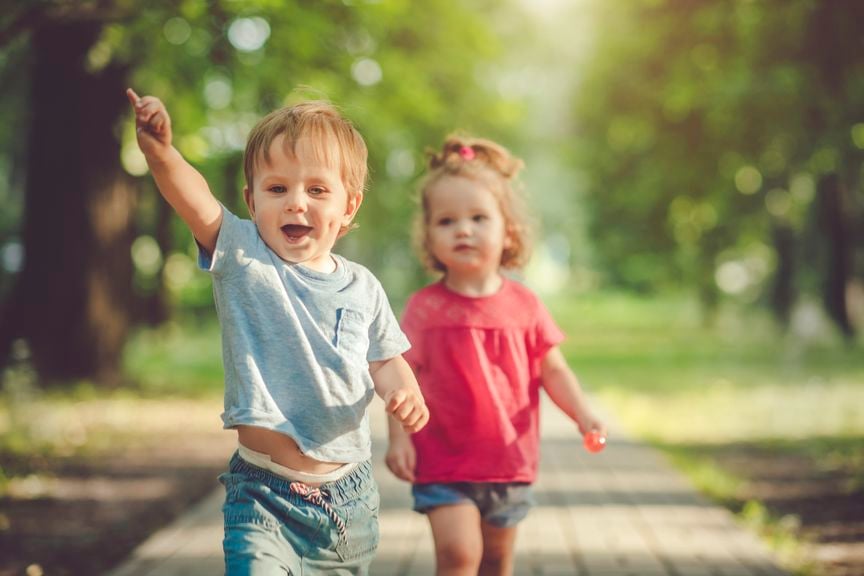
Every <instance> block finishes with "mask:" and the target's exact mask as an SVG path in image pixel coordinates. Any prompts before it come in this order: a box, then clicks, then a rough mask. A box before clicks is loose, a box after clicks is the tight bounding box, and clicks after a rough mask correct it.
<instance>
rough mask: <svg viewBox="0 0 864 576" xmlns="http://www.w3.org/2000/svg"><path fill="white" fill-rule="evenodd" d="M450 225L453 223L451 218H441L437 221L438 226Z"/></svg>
mask: <svg viewBox="0 0 864 576" xmlns="http://www.w3.org/2000/svg"><path fill="white" fill-rule="evenodd" d="M452 223H453V219H452V218H441V219H440V220H438V225H439V226H449V225H450V224H452Z"/></svg>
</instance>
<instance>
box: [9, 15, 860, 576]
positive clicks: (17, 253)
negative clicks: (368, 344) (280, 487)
mask: <svg viewBox="0 0 864 576" xmlns="http://www.w3.org/2000/svg"><path fill="white" fill-rule="evenodd" d="M862 22H864V4H862V3H860V2H857V1H855V0H700V1H696V0H621V1H615V2H612V1H608V0H607V1H602V0H594V1H592V0H578V1H576V0H574V1H564V0H537V1H530V0H522V1H517V0H495V1H493V0H471V1H467V2H457V1H455V0H426V1H424V2H409V1H407V0H379V1H372V0H369V1H363V0H343V1H341V2H336V1H322V2H305V1H292V0H249V1H243V2H240V1H232V0H211V1H208V2H204V1H191V0H184V1H179V2H176V1H171V2H168V1H152V2H143V1H138V0H91V1H79V2H69V1H61V0H42V1H38V2H36V1H31V2H18V3H15V4H14V5H9V6H6V7H4V9H3V10H2V12H0V123H2V125H3V127H4V129H3V130H2V132H0V368H2V392H0V467H2V468H0V503H2V504H3V507H2V508H0V551H2V555H0V556H2V557H3V558H4V560H3V562H4V563H6V564H8V566H0V570H3V569H6V570H11V572H9V573H18V572H15V570H20V569H24V568H27V567H28V566H29V567H30V568H32V569H33V570H37V569H38V570H42V569H43V568H46V567H47V568H46V569H50V573H54V574H62V573H76V571H75V569H74V568H69V566H78V568H79V570H84V568H82V566H83V567H86V568H87V571H88V573H92V572H93V571H94V570H96V568H94V566H95V567H98V566H99V565H98V563H97V564H89V565H88V564H86V562H87V561H89V562H91V563H92V562H96V560H93V559H92V558H91V559H90V560H86V559H85V558H86V557H88V556H92V555H88V553H87V550H88V548H87V546H91V547H92V546H94V545H102V544H104V541H105V539H106V538H107V536H106V534H110V533H111V531H112V530H113V531H114V532H115V534H116V533H117V532H118V531H120V530H119V528H118V526H120V524H117V522H120V521H121V520H122V521H125V522H128V519H123V518H120V519H118V518H115V517H113V516H111V515H108V516H107V517H106V518H103V519H101V520H99V521H96V520H92V523H93V524H94V525H97V526H101V527H102V531H101V532H100V531H99V530H95V529H94V530H91V532H90V533H88V534H89V536H88V537H89V538H90V540H87V541H85V542H83V543H82V542H81V541H80V540H81V538H79V539H78V540H74V539H72V538H71V537H69V536H68V534H67V535H65V536H64V535H63V534H59V535H57V536H56V538H53V539H52V537H50V535H49V534H48V532H49V530H48V527H47V524H46V525H43V526H42V527H41V528H40V526H39V524H38V521H42V520H44V519H45V517H47V516H49V515H52V514H53V515H56V514H58V512H59V513H60V514H61V515H63V514H64V512H62V511H63V510H65V509H64V508H62V506H63V505H64V498H65V499H66V500H69V501H72V500H74V501H75V503H76V505H78V506H85V505H86V503H87V502H90V503H91V504H92V505H93V506H96V504H98V500H99V498H98V497H97V496H95V495H93V494H90V493H88V492H87V490H84V491H83V493H81V492H82V491H81V490H79V491H78V492H76V491H75V490H74V489H69V488H68V486H69V485H70V484H69V482H70V480H69V477H72V476H75V474H80V473H81V467H82V466H84V467H86V468H87V471H88V473H89V474H91V475H98V474H99V473H100V470H102V468H104V467H105V462H108V461H110V460H111V459H112V458H115V457H116V455H117V454H118V453H124V454H131V453H137V452H136V450H139V451H140V450H146V449H147V448H148V447H152V445H153V443H162V444H164V443H166V439H167V441H168V442H170V439H172V438H176V437H178V436H179V435H180V434H182V433H190V434H191V432H195V433H200V434H201V435H202V437H204V436H206V435H207V434H210V433H212V432H213V431H215V430H218V426H219V421H218V413H219V411H220V403H221V396H220V394H221V364H220V358H219V335H218V327H217V326H216V324H215V315H214V312H213V306H212V296H211V292H210V281H209V278H208V277H207V275H206V274H203V273H200V272H197V271H196V267H195V247H194V243H193V241H192V239H191V237H190V235H189V233H188V232H187V231H186V230H185V229H184V227H183V226H182V223H181V222H180V221H179V220H178V219H177V218H176V217H175V216H174V215H173V214H172V212H171V210H170V208H169V207H168V206H167V205H166V204H165V203H164V202H163V201H162V200H161V198H160V197H159V195H158V191H157V190H156V189H155V187H154V184H153V182H152V179H151V178H150V177H149V175H148V173H147V169H146V164H144V162H143V157H142V156H141V154H140V152H139V151H138V150H137V146H136V144H135V138H134V126H133V123H132V118H131V114H130V111H129V109H128V108H129V107H128V102H127V101H126V98H125V95H124V91H125V88H126V87H127V86H132V87H134V88H135V89H136V90H137V91H138V93H139V94H154V95H158V96H159V97H160V98H162V99H163V100H164V101H165V103H166V104H167V106H168V109H169V111H170V112H171V114H172V117H173V120H174V122H173V124H174V131H175V145H176V146H177V147H178V148H179V149H180V150H181V152H182V153H183V154H184V155H185V156H186V157H187V158H188V159H189V160H190V161H191V162H193V163H194V164H195V165H196V166H197V167H198V168H199V169H200V170H201V171H202V172H203V173H204V174H205V175H206V177H207V178H208V180H209V182H210V185H211V187H212V189H213V191H214V193H215V194H216V195H217V197H218V198H219V199H220V200H221V201H222V202H223V203H225V205H226V206H229V207H230V208H231V209H232V210H234V211H235V212H237V213H240V214H242V213H243V210H244V209H243V205H242V195H241V190H242V186H243V182H242V169H241V165H242V153H243V146H244V143H245V137H246V134H247V133H248V130H249V129H250V128H251V126H252V125H253V124H254V123H255V122H256V120H257V119H258V118H260V117H261V116H262V115H263V114H264V113H266V112H267V111H269V110H271V109H273V108H274V107H277V106H280V105H282V104H285V103H290V102H294V101H297V100H300V99H305V98H325V99H329V100H331V101H333V102H335V103H336V104H337V105H338V106H339V107H340V108H341V109H342V110H343V111H344V113H345V114H346V116H348V117H349V118H351V119H352V120H353V121H354V122H355V124H356V125H357V126H358V128H359V129H360V131H361V132H362V134H363V135H364V137H365V138H366V140H367V144H368V146H369V149H370V168H371V182H370V186H369V190H368V193H367V195H366V199H365V201H364V204H363V206H362V208H361V210H360V213H359V216H358V219H357V222H358V223H359V225H360V227H359V229H358V230H356V231H354V232H352V233H351V234H350V235H348V236H347V237H346V238H344V239H343V240H341V241H340V243H339V244H338V245H337V251H338V252H340V253H342V254H343V255H345V256H347V257H349V258H352V259H355V260H357V261H359V262H361V263H363V264H365V265H366V266H368V267H369V268H370V269H371V270H372V271H374V272H375V273H376V275H377V276H378V277H379V278H380V279H381V281H382V283H383V284H384V286H385V289H386V290H387V291H388V293H389V294H390V296H391V299H392V302H393V304H394V307H395V308H396V309H397V310H399V309H400V308H401V305H402V303H403V302H404V300H405V298H406V297H407V295H408V294H409V293H410V292H411V291H412V290H414V289H416V288H417V287H419V286H422V285H423V284H424V283H426V282H428V281H430V280H431V279H432V278H431V277H430V276H428V275H427V274H426V273H425V272H424V271H423V270H422V269H421V267H420V266H419V264H418V261H417V259H416V257H415V255H414V252H413V250H412V240H411V224H412V219H413V215H414V213H415V208H416V202H415V192H416V185H417V181H418V178H419V177H420V175H421V174H422V171H423V168H424V162H425V156H424V153H425V151H426V150H427V149H429V148H434V147H436V146H437V145H439V144H440V142H441V141H442V140H443V138H444V137H445V136H446V135H447V134H449V133H451V132H453V131H457V130H461V131H465V132H468V133H471V134H476V135H482V136H486V137H490V138H493V139H496V140H498V141H500V142H502V143H504V144H505V145H507V146H508V147H509V148H510V149H511V150H512V151H513V152H514V153H515V154H517V155H519V156H520V157H522V158H523V159H524V160H525V162H526V166H527V168H526V169H525V171H524V172H523V177H522V180H523V183H524V187H525V193H526V197H527V199H528V206H529V208H530V210H531V213H532V215H533V216H534V218H535V220H536V222H537V224H538V231H539V232H538V235H537V238H536V243H535V250H534V257H533V259H532V261H531V263H530V265H529V266H528V267H527V268H526V270H525V271H524V273H523V274H522V278H523V279H524V281H525V282H527V283H528V284H529V285H531V286H532V287H534V288H535V289H536V290H537V291H538V292H539V293H540V294H541V296H542V297H543V298H544V300H545V301H546V302H547V304H548V305H549V306H550V308H552V310H553V312H554V313H555V315H556V318H557V319H558V320H559V323H560V324H561V326H562V327H563V328H564V329H565V331H566V332H567V333H568V340H567V342H566V343H565V345H564V350H565V352H566V353H567V355H568V358H569V360H570V362H571V365H572V366H573V368H574V370H575V371H576V372H577V374H579V376H580V377H581V379H582V381H583V385H584V386H585V387H586V388H587V389H589V391H590V392H591V394H592V396H593V397H595V398H596V399H597V401H598V402H600V404H601V405H602V406H603V407H604V408H605V409H607V410H608V411H609V413H610V414H611V415H613V416H614V418H615V420H616V421H617V422H620V425H621V426H622V427H623V428H625V429H626V430H628V431H629V432H630V433H633V434H635V435H638V436H639V437H641V438H644V439H647V440H649V441H651V442H652V443H654V444H655V445H657V446H659V447H660V448H661V449H663V450H665V451H666V453H667V454H668V455H669V456H670V457H671V458H672V459H673V461H674V462H675V463H676V464H677V465H679V466H680V467H681V468H682V469H684V470H686V471H687V472H688V474H690V476H691V478H693V480H694V481H695V482H697V484H698V485H699V487H700V488H701V489H702V490H703V491H704V492H706V493H707V494H709V495H710V496H712V497H714V498H716V499H718V500H719V501H721V502H722V503H724V504H725V505H726V506H728V507H729V508H730V509H732V510H733V511H735V512H736V513H737V514H738V515H739V517H740V519H741V520H742V522H745V523H747V524H748V525H750V526H752V527H753V529H754V530H757V531H759V532H760V533H761V534H762V535H763V536H764V537H765V538H767V539H769V540H770V541H771V542H772V544H773V545H774V546H775V548H776V549H777V550H778V553H779V554H781V556H782V557H783V558H784V562H786V563H787V565H788V566H790V567H792V569H793V570H796V571H797V572H798V573H800V574H821V573H825V574H829V573H830V574H853V573H857V574H860V573H864V572H854V570H856V569H857V570H864V568H862V565H864V558H862V556H864V555H862V553H861V552H860V550H859V549H855V544H856V543H858V542H860V541H861V540H864V510H862V504H861V502H862V490H864V354H862V353H861V352H862V345H861V338H860V336H859V333H860V331H861V330H862V328H864V242H862V237H864V34H862V28H864V24H862ZM222 434H223V435H224V436H227V435H225V434H224V433H222ZM208 437H209V436H208ZM611 442H612V444H611V445H612V446H614V439H612V440H611ZM574 449H576V447H574ZM142 453H143V452H142ZM100 466H101V467H102V468H100ZM796 481H800V482H798V483H797V484H796V483H795V482H796ZM772 482H773V483H772ZM780 484H782V485H783V488H784V489H783V490H780V489H778V486H780ZM64 487H66V488H64ZM190 498H191V496H190ZM93 502H96V504H93ZM187 503H188V502H187ZM67 504H69V503H68V502H67ZM70 505H71V504H70ZM76 510H77V509H76ZM100 518H101V517H100ZM165 519H166V518H165V517H159V518H156V519H154V520H152V521H153V522H156V521H160V522H162V521H165ZM100 522H101V523H100ZM112 522H114V524H112ZM103 525H104V526H103ZM40 529H41V530H42V532H41V534H42V535H43V538H42V539H41V540H40V539H39V538H38V537H36V536H34V534H40V532H39V530H40ZM76 529H78V530H81V527H80V526H77V527H76ZM67 531H69V529H68V528H67ZM121 532H122V531H121ZM51 534H53V532H52V533H51ZM139 537H140V536H139ZM64 538H65V539H64ZM128 539H129V541H130V542H131V541H132V540H134V537H133V535H130V536H129V537H128ZM85 540H86V539H85ZM128 546H129V543H128V542H124V543H122V544H118V545H117V546H116V549H117V553H116V554H115V556H118V557H119V555H120V554H122V552H123V551H124V550H128ZM853 549H855V550H858V551H853ZM109 556H110V555H109ZM853 557H854V558H853ZM112 558H113V561H116V559H117V558H115V557H111V558H108V560H106V562H107V561H112ZM850 558H852V559H850ZM855 558H857V560H856V559H855ZM76 563H78V564H76ZM34 566H35V567H36V568H33V567H34ZM850 566H852V567H851V568H850ZM855 566H857V568H855ZM22 567H23V568H22ZM64 570H67V572H64ZM844 570H846V571H844ZM849 570H853V571H849ZM36 573H38V572H36Z"/></svg>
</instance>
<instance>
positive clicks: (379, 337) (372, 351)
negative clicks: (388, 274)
mask: <svg viewBox="0 0 864 576" xmlns="http://www.w3.org/2000/svg"><path fill="white" fill-rule="evenodd" d="M374 286H375V302H376V306H375V315H374V317H373V319H372V323H371V324H370V325H369V350H368V352H367V353H366V361H367V362H378V361H380V360H389V359H390V358H393V357H395V356H398V355H399V354H402V353H404V352H405V351H406V350H408V349H409V348H410V347H411V344H410V343H409V342H408V338H406V337H405V334H404V333H403V332H402V329H401V328H400V327H399V322H398V321H397V320H396V315H395V314H393V309H392V308H391V307H390V302H389V300H388V299H387V294H386V293H385V292H384V288H383V287H382V286H381V284H380V283H379V282H378V281H377V280H376V281H375V283H374Z"/></svg>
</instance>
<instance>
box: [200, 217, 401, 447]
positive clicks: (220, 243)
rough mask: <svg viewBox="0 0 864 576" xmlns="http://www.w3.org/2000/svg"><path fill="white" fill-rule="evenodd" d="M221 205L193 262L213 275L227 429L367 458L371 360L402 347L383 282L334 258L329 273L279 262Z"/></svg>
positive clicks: (250, 226)
mask: <svg viewBox="0 0 864 576" xmlns="http://www.w3.org/2000/svg"><path fill="white" fill-rule="evenodd" d="M222 212H223V217H222V227H221V229H220V231H219V238H218V240H217V242H216V248H215V250H214V251H213V254H212V255H209V254H207V253H206V252H205V251H203V250H201V251H200V252H199V266H200V267H201V268H202V269H204V270H207V271H209V272H210V273H211V274H212V277H213V295H214V299H215V302H216V312H217V315H218V316H219V322H220V324H221V326H222V359H223V364H224V369H225V411H224V412H223V413H222V421H223V423H224V426H225V428H232V427H234V426H237V425H238V424H245V425H251V426H259V427H262V428H267V429H270V430H275V431H278V432H281V433H283V434H286V435H288V436H290V437H291V438H293V439H294V441H295V442H296V443H297V445H298V446H299V447H300V450H302V451H303V453H304V454H306V455H308V456H311V457H312V458H316V459H318V460H325V461H330V462H362V461H364V460H367V459H369V458H370V456H371V437H370V431H369V420H368V416H367V413H366V408H367V406H368V405H369V402H371V400H372V397H373V396H374V387H373V383H372V377H371V376H370V375H369V362H373V361H377V360H387V359H390V358H393V357H395V356H397V355H399V354H401V353H402V352H405V351H406V350H408V348H409V347H410V345H409V343H408V339H407V338H406V337H405V335H404V334H403V333H402V330H401V329H400V328H399V324H398V322H397V320H396V317H395V316H394V314H393V311H392V310H391V308H390V304H389V302H388V301H387V296H386V294H385V293H384V290H383V288H382V287H381V284H380V283H379V282H378V280H377V279H376V278H375V277H374V276H373V275H372V273H371V272H369V271H368V270H367V269H366V268H364V267H363V266H361V265H359V264H356V263H354V262H350V261H348V260H346V259H345V258H342V257H340V256H336V255H334V258H335V260H336V271H335V272H333V273H331V274H325V273H321V272H317V271H314V270H311V269H310V268H307V267H305V266H303V265H302V264H292V263H289V262H285V261H284V260H282V259H281V258H279V256H277V255H276V253H274V252H273V251H272V250H270V249H269V248H268V247H267V245H266V244H265V243H264V241H263V240H262V239H261V237H260V236H259V235H258V230H257V228H256V226H255V223H254V222H252V221H250V220H243V219H240V218H238V217H237V216H235V215H234V214H232V213H231V212H229V211H228V210H227V209H226V208H224V207H223V210H222Z"/></svg>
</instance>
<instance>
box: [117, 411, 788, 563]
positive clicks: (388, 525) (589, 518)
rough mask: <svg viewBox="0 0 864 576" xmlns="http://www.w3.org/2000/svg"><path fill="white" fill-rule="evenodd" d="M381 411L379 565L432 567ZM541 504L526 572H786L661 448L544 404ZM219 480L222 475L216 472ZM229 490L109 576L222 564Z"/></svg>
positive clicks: (524, 535)
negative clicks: (602, 437) (594, 427)
mask: <svg viewBox="0 0 864 576" xmlns="http://www.w3.org/2000/svg"><path fill="white" fill-rule="evenodd" d="M375 408H377V410H376V411H375V412H374V414H376V417H375V418H373V433H374V434H375V448H376V454H375V465H376V478H377V479H378V482H379V485H380V487H381V546H380V548H379V550H378V555H377V557H376V560H375V562H374V563H373V564H372V569H371V573H372V574H373V576H414V575H417V576H423V575H431V574H434V566H435V562H434V554H433V547H432V537H431V532H430V531H429V528H428V525H427V523H426V520H425V517H423V516H421V515H419V514H416V513H413V512H411V511H410V501H411V500H410V495H409V491H408V487H407V485H406V484H404V483H402V482H400V481H398V480H396V479H395V478H393V476H392V475H391V474H390V473H389V472H388V471H387V469H386V467H385V466H384V464H383V456H382V454H383V449H384V447H385V442H386V440H384V439H385V438H386V436H385V429H384V426H385V424H384V419H383V418H382V417H381V414H382V411H381V409H380V406H379V405H376V406H375ZM543 419H544V420H543V447H542V465H541V471H540V476H539V479H538V482H537V484H536V486H535V489H536V495H537V499H538V505H537V507H536V508H534V509H533V510H532V512H531V514H530V515H529V516H528V518H527V519H526V520H525V521H524V522H523V523H522V524H521V525H520V529H519V537H518V539H517V552H516V575H517V576H523V575H525V576H528V575H531V576H534V575H536V576H553V575H565V574H567V575H577V576H613V575H614V576H703V575H704V576H709V575H710V576H785V575H786V574H787V573H786V572H784V571H783V570H781V569H779V568H778V567H777V565H776V564H775V563H774V561H773V559H772V558H771V556H770V554H769V553H768V552H767V551H766V549H765V548H764V546H762V544H761V543H759V542H758V541H757V540H756V539H755V538H754V537H753V536H752V535H750V534H749V533H747V532H745V531H744V530H742V529H741V528H740V527H739V526H738V525H737V524H736V523H735V521H734V520H733V518H732V516H731V515H730V514H729V513H728V512H727V511H726V510H724V509H721V508H718V507H716V506H713V505H711V504H710V503H708V502H707V501H706V500H705V499H703V498H702V497H701V496H699V495H698V494H697V493H696V492H694V490H693V488H692V487H691V486H690V485H689V484H688V482H687V481H686V479H684V478H683V477H682V476H681V475H680V474H678V473H677V472H675V471H673V470H672V469H671V468H670V467H669V465H668V464H667V463H666V462H665V461H664V459H663V458H662V456H661V455H659V454H658V453H657V452H656V451H654V450H653V449H651V448H648V447H646V446H645V445H643V444H639V443H636V442H633V441H630V440H628V439H625V438H622V437H621V435H620V434H616V433H615V431H614V430H613V433H612V435H611V437H610V444H609V445H608V446H607V448H606V450H605V451H604V452H602V453H600V454H594V455H591V454H588V453H587V452H585V451H584V450H583V449H582V447H581V443H580V442H579V438H578V434H577V433H576V431H575V429H574V427H573V426H572V425H571V424H570V423H569V422H568V421H566V419H565V418H564V417H563V416H561V415H560V413H559V412H558V411H557V410H556V409H554V408H553V407H551V406H544V411H543ZM214 486H217V485H216V483H215V481H214ZM222 498H223V494H222V489H221V487H218V488H216V489H215V490H214V492H213V493H212V494H211V495H210V496H208V497H207V498H206V499H205V500H203V501H202V502H201V503H200V504H199V505H198V506H196V507H195V508H193V509H192V510H190V511H189V512H188V513H187V514H186V515H185V516H183V517H181V518H180V519H179V520H177V521H176V522H175V523H174V524H173V525H171V526H168V527H167V528H165V529H163V530H162V531H160V532H157V533H156V534H154V535H153V536H152V537H151V538H150V539H149V540H147V541H146V542H144V543H143V544H142V545H141V546H139V547H138V548H137V549H136V550H135V551H134V552H133V554H132V555H131V556H130V558H129V559H128V560H127V561H126V563H124V564H123V565H121V566H120V567H118V568H117V569H115V570H114V571H113V572H111V573H110V576H204V575H208V576H209V575H217V574H222V573H223V571H224V568H223V563H222V550H221V541H222V515H221V512H220V506H221V503H222Z"/></svg>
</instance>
